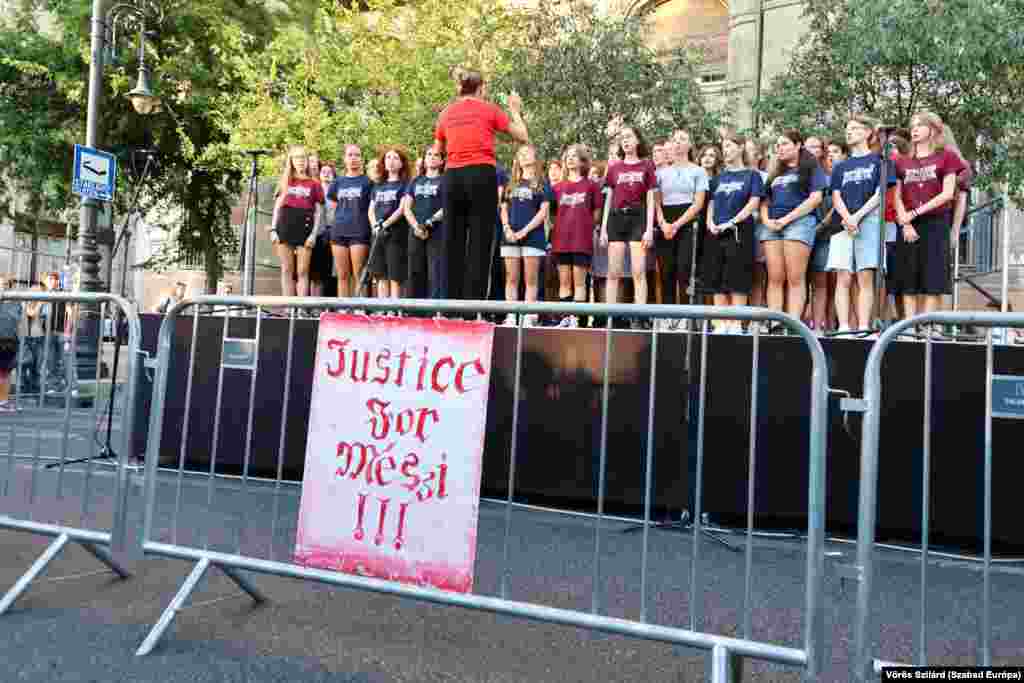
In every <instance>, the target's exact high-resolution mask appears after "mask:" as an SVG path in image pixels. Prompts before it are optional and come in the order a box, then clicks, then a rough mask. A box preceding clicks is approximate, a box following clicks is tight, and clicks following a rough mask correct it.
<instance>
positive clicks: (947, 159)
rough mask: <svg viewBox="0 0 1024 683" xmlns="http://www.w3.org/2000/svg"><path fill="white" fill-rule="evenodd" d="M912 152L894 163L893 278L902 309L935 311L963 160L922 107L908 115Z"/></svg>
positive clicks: (946, 285) (943, 285) (944, 289)
mask: <svg viewBox="0 0 1024 683" xmlns="http://www.w3.org/2000/svg"><path fill="white" fill-rule="evenodd" d="M910 142H911V152H910V154H909V155H908V156H906V157H901V158H900V159H899V160H897V162H896V175H897V177H898V178H899V181H898V183H897V192H896V218H897V223H899V226H900V229H899V232H898V235H897V242H896V260H897V264H896V266H897V270H896V273H895V276H896V279H897V280H898V282H899V285H900V291H901V293H902V294H903V313H904V315H905V316H906V317H907V318H910V317H913V316H914V315H916V314H917V313H929V312H931V311H935V310H938V308H939V306H940V304H941V303H942V297H943V295H945V294H949V293H950V291H951V286H950V284H951V283H950V273H949V238H950V230H951V228H952V225H953V208H954V204H955V201H956V189H957V187H956V186H957V174H959V173H960V172H961V171H963V170H964V169H965V168H966V164H964V162H963V160H962V159H961V158H960V157H959V156H958V155H957V154H956V153H954V152H953V151H952V150H949V149H946V144H945V140H944V138H943V123H942V119H941V118H939V117H938V116H937V115H936V114H933V113H931V112H927V111H922V112H918V113H917V114H914V116H913V117H912V118H911V119H910Z"/></svg>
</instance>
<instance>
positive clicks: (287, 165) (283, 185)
mask: <svg viewBox="0 0 1024 683" xmlns="http://www.w3.org/2000/svg"><path fill="white" fill-rule="evenodd" d="M292 157H303V158H307V157H306V148H305V147H303V146H302V145H289V146H288V147H287V148H286V152H285V155H284V165H283V166H282V167H281V178H280V180H278V181H277V194H279V195H283V194H287V193H288V186H289V185H291V183H292V180H293V179H295V178H308V177H309V175H308V174H306V175H301V176H300V175H299V172H298V171H296V170H295V166H294V164H292ZM307 163H308V161H307ZM307 171H308V166H307ZM317 180H318V181H319V180H320V179H319V178H317Z"/></svg>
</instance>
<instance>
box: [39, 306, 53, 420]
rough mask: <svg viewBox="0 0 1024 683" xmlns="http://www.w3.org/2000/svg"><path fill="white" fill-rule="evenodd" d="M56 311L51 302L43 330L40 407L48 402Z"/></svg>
mask: <svg viewBox="0 0 1024 683" xmlns="http://www.w3.org/2000/svg"><path fill="white" fill-rule="evenodd" d="M56 312H57V309H56V307H55V306H54V305H53V303H50V314H49V315H47V316H46V329H45V330H44V332H43V372H42V374H41V375H40V377H39V396H38V397H37V398H36V404H37V406H38V407H39V408H42V407H43V404H44V403H45V402H46V384H47V381H48V380H49V379H50V354H51V352H50V346H51V345H52V344H53V319H54V318H56V317H57V316H56V315H54V313H56Z"/></svg>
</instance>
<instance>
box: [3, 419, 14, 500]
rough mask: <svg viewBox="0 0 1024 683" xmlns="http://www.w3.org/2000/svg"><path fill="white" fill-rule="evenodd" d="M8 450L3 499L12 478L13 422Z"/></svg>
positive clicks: (12, 422) (8, 490)
mask: <svg viewBox="0 0 1024 683" xmlns="http://www.w3.org/2000/svg"><path fill="white" fill-rule="evenodd" d="M9 443H10V448H9V449H8V450H7V476H6V477H4V498H6V497H7V495H8V493H9V492H10V490H11V479H12V478H13V477H14V446H15V435H14V421H13V420H11V436H10V440H9Z"/></svg>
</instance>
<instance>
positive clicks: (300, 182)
mask: <svg viewBox="0 0 1024 683" xmlns="http://www.w3.org/2000/svg"><path fill="white" fill-rule="evenodd" d="M323 203H324V188H323V186H322V185H321V184H320V181H319V180H315V179H313V178H295V179H293V180H292V181H291V182H290V183H288V191H287V192H286V193H285V195H284V203H283V205H284V206H290V207H291V208H293V209H313V208H315V207H316V205H317V204H323Z"/></svg>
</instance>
